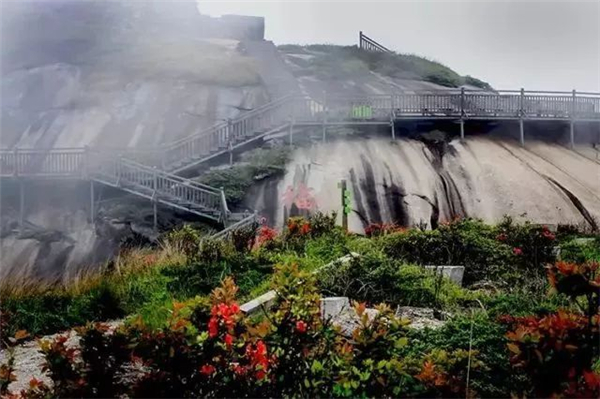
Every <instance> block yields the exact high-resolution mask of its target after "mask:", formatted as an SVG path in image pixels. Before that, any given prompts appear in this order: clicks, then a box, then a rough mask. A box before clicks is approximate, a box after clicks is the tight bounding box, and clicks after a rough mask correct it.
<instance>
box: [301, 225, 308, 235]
mask: <svg viewBox="0 0 600 399" xmlns="http://www.w3.org/2000/svg"><path fill="white" fill-rule="evenodd" d="M308 233H310V224H309V223H304V224H303V225H302V228H301V229H300V234H308Z"/></svg>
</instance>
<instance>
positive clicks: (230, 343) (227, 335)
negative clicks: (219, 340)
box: [224, 334, 233, 349]
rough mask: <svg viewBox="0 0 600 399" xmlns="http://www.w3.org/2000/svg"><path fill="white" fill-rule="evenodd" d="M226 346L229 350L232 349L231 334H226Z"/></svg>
mask: <svg viewBox="0 0 600 399" xmlns="http://www.w3.org/2000/svg"><path fill="white" fill-rule="evenodd" d="M224 341H225V345H227V348H228V349H231V345H233V336H232V335H231V334H225V339H224Z"/></svg>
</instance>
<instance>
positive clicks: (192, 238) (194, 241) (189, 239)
mask: <svg viewBox="0 0 600 399" xmlns="http://www.w3.org/2000/svg"><path fill="white" fill-rule="evenodd" d="M200 239H201V237H200V232H199V231H198V230H195V229H194V228H193V227H192V226H190V225H189V224H184V225H183V226H182V227H180V228H179V229H176V230H173V231H170V232H169V233H167V236H166V242H167V243H168V244H171V245H173V246H175V247H177V248H179V249H181V251H183V253H184V254H185V255H186V256H188V257H193V256H196V254H197V253H198V251H199V248H200Z"/></svg>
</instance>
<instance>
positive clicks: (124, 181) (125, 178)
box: [89, 152, 229, 221]
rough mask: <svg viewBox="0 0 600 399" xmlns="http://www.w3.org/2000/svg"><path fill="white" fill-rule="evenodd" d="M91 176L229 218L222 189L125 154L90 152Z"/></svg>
mask: <svg viewBox="0 0 600 399" xmlns="http://www.w3.org/2000/svg"><path fill="white" fill-rule="evenodd" d="M89 159H90V165H89V168H90V170H91V171H92V172H91V173H90V176H91V177H92V178H94V179H98V180H100V181H102V182H104V183H106V184H109V185H113V186H115V187H127V188H131V189H134V190H136V191H137V192H139V193H140V194H142V195H144V196H146V197H149V198H151V199H153V200H156V201H159V202H164V203H167V204H170V205H176V206H178V207H180V208H186V209H187V208H189V209H191V210H195V211H198V212H202V211H204V212H207V211H210V212H214V213H215V214H218V215H219V218H222V219H223V221H225V220H226V218H227V216H228V213H229V210H228V208H227V203H226V202H224V196H223V193H222V190H221V189H217V188H214V187H211V186H208V185H205V184H201V183H198V182H194V181H192V180H189V179H184V178H182V177H179V176H177V175H173V174H170V173H167V172H165V171H162V170H160V169H158V168H156V167H149V166H146V165H142V164H139V163H137V162H135V161H131V160H128V159H125V158H122V157H118V156H113V155H108V154H105V153H99V152H91V153H90V157H89Z"/></svg>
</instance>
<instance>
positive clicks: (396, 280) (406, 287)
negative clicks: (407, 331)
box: [319, 252, 469, 307]
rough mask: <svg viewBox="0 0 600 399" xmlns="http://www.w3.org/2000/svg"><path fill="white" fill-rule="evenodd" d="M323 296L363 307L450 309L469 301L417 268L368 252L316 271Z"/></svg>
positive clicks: (450, 285) (463, 293)
mask: <svg viewBox="0 0 600 399" xmlns="http://www.w3.org/2000/svg"><path fill="white" fill-rule="evenodd" d="M319 286H320V287H321V290H322V291H323V293H324V295H334V296H348V297H350V298H352V299H354V300H358V301H365V302H367V303H378V302H385V303H388V304H391V305H401V306H420V307H451V306H456V305H457V304H458V303H459V302H465V301H468V300H469V294H467V293H466V291H464V290H462V289H461V288H460V287H458V286H456V285H455V284H453V283H451V282H450V281H448V280H446V279H445V278H442V277H439V276H436V275H435V274H434V273H432V272H430V271H427V270H425V269H424V268H422V267H420V266H411V265H406V264H402V263H401V262H398V261H393V260H391V259H389V258H387V257H385V256H384V255H383V254H382V253H377V252H372V253H369V254H366V255H362V256H361V257H359V258H355V259H352V260H351V261H349V262H346V263H339V264H333V265H332V266H330V267H327V268H324V269H322V270H321V271H319Z"/></svg>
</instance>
